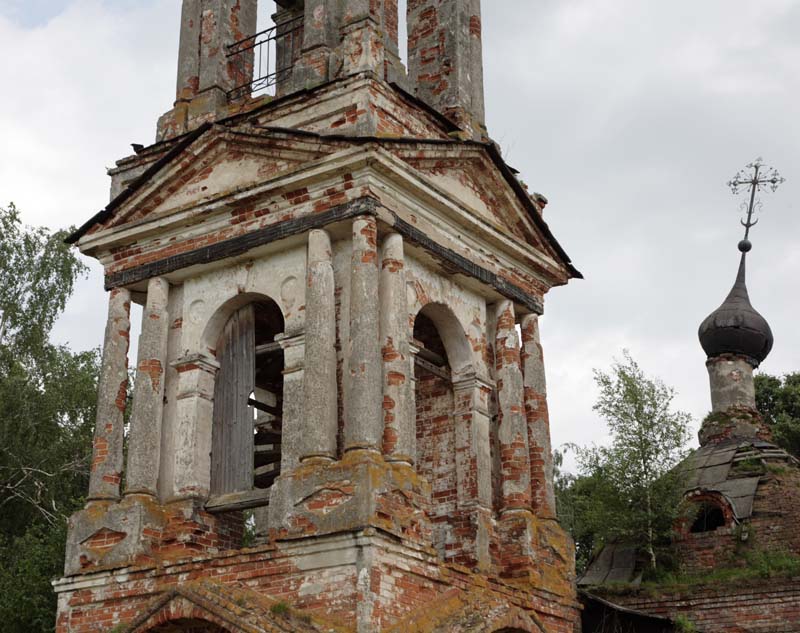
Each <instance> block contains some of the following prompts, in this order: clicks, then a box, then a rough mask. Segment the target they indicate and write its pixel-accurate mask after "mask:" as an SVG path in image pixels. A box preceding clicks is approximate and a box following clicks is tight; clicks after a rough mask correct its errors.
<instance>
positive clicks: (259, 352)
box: [256, 343, 283, 356]
mask: <svg viewBox="0 0 800 633" xmlns="http://www.w3.org/2000/svg"><path fill="white" fill-rule="evenodd" d="M282 351H283V347H281V344H280V343H265V344H264V345H256V356H266V355H269V354H278V353H280V352H282Z"/></svg>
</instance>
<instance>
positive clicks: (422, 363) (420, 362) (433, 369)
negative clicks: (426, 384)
mask: <svg viewBox="0 0 800 633" xmlns="http://www.w3.org/2000/svg"><path fill="white" fill-rule="evenodd" d="M414 364H415V365H416V366H417V367H421V368H422V369H424V370H425V371H429V372H430V373H432V374H433V375H434V376H439V378H444V379H445V380H451V375H450V370H449V369H445V368H444V367H439V366H438V365H434V364H433V363H430V362H428V361H427V360H425V359H424V358H420V357H419V355H415V356H414Z"/></svg>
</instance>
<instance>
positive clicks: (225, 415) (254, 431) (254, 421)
mask: <svg viewBox="0 0 800 633" xmlns="http://www.w3.org/2000/svg"><path fill="white" fill-rule="evenodd" d="M283 331H284V319H283V314H282V312H281V310H280V308H279V307H278V304H277V303H275V302H274V301H273V300H271V299H264V300H258V301H254V302H252V303H248V304H247V305H244V306H242V307H240V308H238V309H237V310H236V311H235V312H234V313H233V314H232V315H231V316H230V318H229V319H228V321H227V323H226V324H225V326H224V328H223V330H222V334H221V335H220V337H219V340H218V342H217V346H216V355H217V360H218V362H219V364H220V369H219V372H218V373H217V379H216V384H215V388H214V414H213V424H212V446H211V494H212V500H211V506H212V507H214V508H215V509H216V510H217V511H225V510H228V509H230V508H231V506H232V507H235V508H237V509H244V508H246V507H256V506H259V505H264V504H266V503H267V500H268V496H267V491H268V490H269V488H270V487H271V486H272V484H273V483H274V481H275V479H276V478H277V477H278V475H279V474H280V461H281V437H282V432H283V416H282V411H283V370H284V355H283V348H282V346H281V344H280V342H279V340H277V339H279V338H280V335H281V334H282V333H283Z"/></svg>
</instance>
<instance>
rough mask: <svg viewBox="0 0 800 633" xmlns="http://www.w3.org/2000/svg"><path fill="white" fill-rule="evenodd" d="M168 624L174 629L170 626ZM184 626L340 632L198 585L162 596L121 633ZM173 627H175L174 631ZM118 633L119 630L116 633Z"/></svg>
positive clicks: (233, 591) (279, 607)
mask: <svg viewBox="0 0 800 633" xmlns="http://www.w3.org/2000/svg"><path fill="white" fill-rule="evenodd" d="M171 623H172V624H171ZM182 623H191V624H192V626H193V627H194V628H192V630H196V629H197V627H198V626H202V627H203V630H205V627H207V628H208V630H209V632H214V633H216V632H217V631H224V632H226V633H320V632H321V631H325V632H326V633H327V632H334V633H335V632H336V631H341V629H340V628H338V627H336V626H334V625H332V624H330V623H329V622H323V621H321V620H319V619H317V618H313V617H311V616H310V615H308V614H307V613H304V612H300V611H298V610H296V609H294V608H291V607H289V606H288V605H286V604H285V603H283V602H280V601H278V600H275V599H273V598H271V597H269V596H264V595H262V594H259V593H256V592H255V591H253V590H252V589H248V588H246V587H244V586H240V585H224V584H222V583H219V582H215V581H212V580H202V581H198V582H193V583H187V584H184V585H178V587H176V588H175V589H172V590H170V591H168V592H165V593H163V594H162V595H160V596H158V597H157V598H155V599H154V600H153V601H152V602H151V603H150V605H149V606H148V607H147V608H146V609H145V610H144V611H143V612H142V613H141V614H140V615H139V616H138V617H136V618H135V619H134V620H133V621H131V622H129V623H127V624H125V625H123V626H122V628H120V629H119V630H120V633H145V632H147V631H159V632H160V631H165V632H166V631H173V630H176V629H175V628H174V627H178V628H177V630H181V629H180V626H181V625H182ZM173 625H174V626H173ZM115 630H117V629H115Z"/></svg>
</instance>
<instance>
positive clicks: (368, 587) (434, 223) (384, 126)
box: [55, 0, 579, 633]
mask: <svg viewBox="0 0 800 633" xmlns="http://www.w3.org/2000/svg"><path fill="white" fill-rule="evenodd" d="M256 4H257V3H256V1H255V0H184V1H183V12H182V24H181V36H180V59H179V64H178V82H177V99H176V101H175V105H174V107H173V108H172V109H171V110H170V111H169V112H167V113H166V114H165V115H164V116H163V117H162V118H161V120H160V121H159V125H158V140H157V142H156V143H155V144H154V145H152V146H150V147H147V148H139V149H138V151H137V153H136V155H134V156H131V157H129V158H126V159H123V160H121V161H119V163H118V165H117V167H116V168H115V169H113V170H112V171H111V176H112V201H111V203H110V204H109V205H108V206H107V207H106V209H104V210H103V211H101V212H100V213H98V214H97V215H96V216H95V217H93V218H92V219H91V220H89V221H88V222H87V223H86V224H85V225H84V226H83V227H81V228H80V229H79V230H78V231H77V232H76V233H75V235H73V236H72V238H71V239H72V241H73V242H75V243H76V244H77V245H78V247H79V248H80V249H81V251H82V252H83V253H85V254H87V255H89V256H92V257H95V258H97V259H98V260H99V261H100V262H101V263H102V264H103V266H104V269H105V284H106V289H107V290H108V291H109V308H108V314H109V317H108V325H107V329H106V340H105V349H104V354H103V364H102V376H101V380H100V390H99V396H98V417H97V428H96V432H95V441H94V459H93V463H92V475H91V485H90V491H89V500H88V503H87V505H86V507H85V509H84V510H82V511H81V512H79V513H77V514H76V515H75V516H73V517H72V519H71V521H70V525H69V543H68V546H67V557H66V568H65V576H64V578H63V579H61V580H59V581H57V582H56V583H55V588H56V591H57V592H58V595H59V611H58V624H57V630H58V632H59V633H67V632H69V633H85V632H86V633H88V632H90V631H110V630H113V631H115V632H118V633H120V632H123V631H125V632H128V633H134V632H137V633H138V632H144V631H158V632H161V633H167V632H174V631H187V632H189V631H191V632H195V633H199V632H207V633H208V632H219V631H229V632H232V633H240V632H248V633H250V632H259V631H359V632H363V633H367V632H373V631H398V632H400V631H403V632H408V631H420V632H422V631H431V632H432V631H442V632H444V631H448V632H450V631H476V632H477V631H486V632H487V633H488V632H493V631H526V632H529V633H531V632H539V631H546V632H547V633H567V632H572V631H573V630H574V627H575V625H576V620H577V614H578V608H577V603H576V597H575V591H574V584H573V577H572V574H573V549H572V544H571V542H570V539H569V538H568V537H567V536H566V535H565V533H564V532H563V531H562V530H561V528H560V527H559V525H558V523H557V521H556V518H555V509H554V500H553V482H552V462H551V455H550V444H549V421H548V414H547V401H546V394H545V379H544V365H543V357H542V350H541V345H540V341H539V329H538V328H539V324H538V317H539V315H540V314H541V313H542V309H543V297H544V295H545V294H546V293H547V291H548V290H549V289H550V288H551V287H553V286H558V285H563V284H566V283H567V282H568V281H569V280H570V278H573V277H577V276H579V273H578V272H577V271H576V270H575V269H574V268H573V267H572V265H571V264H570V261H569V258H568V257H567V255H566V254H565V253H564V251H563V250H562V249H561V247H560V246H559V245H558V243H557V242H556V240H555V238H554V237H553V236H552V235H551V233H550V231H549V230H548V227H547V225H546V223H545V222H544V220H543V217H542V211H543V206H544V202H545V201H544V198H543V197H541V196H531V195H529V194H528V192H527V190H526V188H525V187H524V185H522V184H521V182H520V181H519V180H518V179H517V177H516V176H515V173H514V172H513V171H512V170H511V169H509V167H507V166H506V164H505V163H504V162H503V160H502V158H501V157H500V155H499V153H498V151H497V149H496V147H495V146H494V144H493V143H492V142H491V141H490V140H489V139H488V137H487V135H486V130H485V125H484V108H483V80H482V61H481V15H480V3H479V0H468V1H462V0H409V3H408V26H409V46H408V49H409V61H408V69H406V68H404V66H403V64H402V63H401V60H400V56H399V52H398V48H399V47H398V35H397V28H398V27H397V25H398V15H397V4H396V1H395V0H348V1H344V0H305V2H303V0H279V1H278V5H279V11H278V13H277V14H276V15H275V17H274V19H275V21H276V24H277V27H276V29H275V31H274V32H273V33H272V36H271V40H270V41H269V42H267V43H266V45H270V46H274V47H275V48H274V55H275V56H276V59H278V60H279V61H278V65H277V66H276V68H275V71H274V72H273V73H272V74H270V75H269V76H267V77H265V78H262V79H264V81H265V82H267V83H271V84H273V85H274V91H275V95H271V96H251V94H250V91H251V89H253V88H254V87H255V84H254V83H251V82H250V80H251V78H253V79H259V77H258V76H257V75H258V72H259V71H258V64H257V55H258V54H259V47H258V46H257V45H256V42H257V39H256V38H253V37H251V34H253V33H254V32H255V30H256V12H257V7H256ZM254 75H256V76H254ZM131 302H137V303H141V304H143V305H144V311H143V323H142V331H141V337H140V339H139V346H138V360H137V363H136V368H137V371H136V379H135V386H134V387H133V402H132V405H131V411H130V431H129V435H128V437H127V439H126V440H125V439H124V438H123V419H124V414H125V400H126V390H127V382H126V376H127V374H126V368H127V354H128V342H129V328H130V322H129V311H130V306H131ZM518 326H520V327H518ZM124 442H127V462H126V463H125V464H124V465H123V455H124V454H125V453H124V452H123V444H124Z"/></svg>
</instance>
